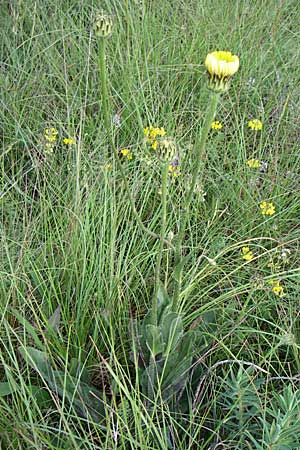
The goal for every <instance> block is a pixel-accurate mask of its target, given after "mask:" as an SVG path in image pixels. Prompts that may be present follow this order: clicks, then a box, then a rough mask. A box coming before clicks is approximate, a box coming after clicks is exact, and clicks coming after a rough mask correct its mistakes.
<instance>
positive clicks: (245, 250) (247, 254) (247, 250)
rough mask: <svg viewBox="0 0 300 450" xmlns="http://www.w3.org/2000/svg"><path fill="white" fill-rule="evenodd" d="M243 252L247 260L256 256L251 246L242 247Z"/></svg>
mask: <svg viewBox="0 0 300 450" xmlns="http://www.w3.org/2000/svg"><path fill="white" fill-rule="evenodd" d="M241 253H242V257H243V259H244V260H245V261H251V259H253V258H254V255H253V252H252V250H250V248H249V247H242V250H241Z"/></svg>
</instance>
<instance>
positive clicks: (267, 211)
mask: <svg viewBox="0 0 300 450" xmlns="http://www.w3.org/2000/svg"><path fill="white" fill-rule="evenodd" d="M259 207H260V209H261V213H262V214H263V215H264V216H273V214H275V206H274V205H273V203H272V202H266V201H264V202H262V203H261V204H260V205H259Z"/></svg>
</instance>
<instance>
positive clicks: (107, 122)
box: [99, 37, 110, 133]
mask: <svg viewBox="0 0 300 450" xmlns="http://www.w3.org/2000/svg"><path fill="white" fill-rule="evenodd" d="M99 41H100V42H99V45H100V52H99V64H100V81H101V99H102V111H103V116H104V124H105V128H106V132H107V133H109V132H110V120H109V117H110V114H109V102H108V90H107V76H106V63H105V47H106V39H105V38H104V37H101V38H100V39H99Z"/></svg>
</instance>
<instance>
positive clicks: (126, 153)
mask: <svg viewBox="0 0 300 450" xmlns="http://www.w3.org/2000/svg"><path fill="white" fill-rule="evenodd" d="M121 154H122V155H123V156H124V157H126V158H127V159H129V160H130V159H132V158H133V154H132V152H131V151H130V150H129V149H128V148H122V150H121Z"/></svg>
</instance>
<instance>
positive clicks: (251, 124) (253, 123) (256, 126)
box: [248, 119, 262, 131]
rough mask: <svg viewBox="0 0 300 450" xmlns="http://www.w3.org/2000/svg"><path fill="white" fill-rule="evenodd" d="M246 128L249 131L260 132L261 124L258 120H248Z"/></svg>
mask: <svg viewBox="0 0 300 450" xmlns="http://www.w3.org/2000/svg"><path fill="white" fill-rule="evenodd" d="M248 127H249V128H251V130H255V131H258V130H261V129H262V122H261V121H260V120H258V119H253V120H249V122H248Z"/></svg>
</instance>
